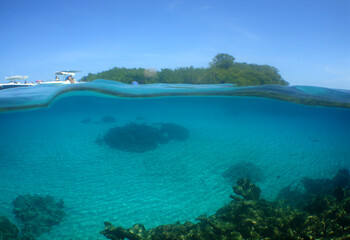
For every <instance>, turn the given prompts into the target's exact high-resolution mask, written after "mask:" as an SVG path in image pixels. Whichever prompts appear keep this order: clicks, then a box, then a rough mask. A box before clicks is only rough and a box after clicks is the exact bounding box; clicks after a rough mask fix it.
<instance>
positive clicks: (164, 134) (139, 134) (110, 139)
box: [96, 123, 189, 153]
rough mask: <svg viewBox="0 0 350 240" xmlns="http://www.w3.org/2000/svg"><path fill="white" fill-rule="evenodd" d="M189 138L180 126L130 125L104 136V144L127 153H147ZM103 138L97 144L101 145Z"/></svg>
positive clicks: (184, 129)
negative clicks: (168, 143)
mask: <svg viewBox="0 0 350 240" xmlns="http://www.w3.org/2000/svg"><path fill="white" fill-rule="evenodd" d="M188 137H189V131H188V130H187V129H186V128H184V127H182V126H179V125H176V124H171V123H160V124H156V125H152V126H151V125H147V124H137V123H129V124H126V125H125V126H124V127H114V128H111V129H109V131H108V132H107V133H106V134H105V135H104V137H103V140H104V142H105V143H106V144H107V145H108V146H110V147H112V148H116V149H119V150H121V151H126V152H137V153H141V152H146V151H150V150H154V149H156V148H157V146H158V144H164V143H167V142H169V141H171V140H175V141H184V140H186V139H187V138H188ZM101 139H102V138H101V137H100V138H98V139H97V140H96V143H101Z"/></svg>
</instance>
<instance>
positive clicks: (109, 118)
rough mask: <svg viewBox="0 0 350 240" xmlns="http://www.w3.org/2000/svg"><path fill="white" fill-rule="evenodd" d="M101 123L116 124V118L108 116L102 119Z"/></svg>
mask: <svg viewBox="0 0 350 240" xmlns="http://www.w3.org/2000/svg"><path fill="white" fill-rule="evenodd" d="M101 122H102V123H115V122H116V119H115V118H114V117H111V116H106V117H103V118H102V119H101Z"/></svg>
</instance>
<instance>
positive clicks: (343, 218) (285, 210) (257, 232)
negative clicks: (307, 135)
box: [101, 177, 350, 240]
mask: <svg viewBox="0 0 350 240" xmlns="http://www.w3.org/2000/svg"><path fill="white" fill-rule="evenodd" d="M336 179H338V177H337V178H336ZM333 180H334V179H333ZM233 189H234V190H235V192H237V193H238V194H240V195H242V196H244V198H241V197H239V196H231V198H233V199H234V200H233V201H231V203H229V204H228V205H226V206H224V207H222V208H221V209H219V210H218V211H217V212H216V214H214V215H212V216H209V217H207V216H206V215H201V216H199V217H198V218H197V219H196V220H198V221H199V222H198V223H192V222H186V223H184V224H180V223H179V222H177V223H175V224H169V225H161V226H158V227H155V228H152V229H149V230H146V229H145V227H144V226H143V225H141V224H136V225H134V226H133V227H132V228H130V229H125V228H122V227H114V226H113V225H112V224H111V223H109V222H105V229H104V230H103V231H101V234H103V235H104V236H106V237H107V238H108V239H112V240H123V239H129V240H178V239H183V240H222V239H306V240H311V239H350V190H349V189H348V188H347V186H345V187H340V188H339V187H338V188H337V189H341V190H342V192H343V198H341V199H339V198H336V197H335V196H334V195H319V196H315V197H314V198H312V199H309V201H308V203H307V205H306V207H305V208H303V209H296V208H291V207H286V206H285V205H284V202H283V201H266V200H264V199H260V198H259V195H260V189H258V187H257V186H256V185H254V184H252V183H251V182H250V181H249V180H247V179H240V180H238V182H237V186H234V187H233ZM253 192H254V193H255V194H253V195H251V194H250V193H253ZM258 193H259V194H258Z"/></svg>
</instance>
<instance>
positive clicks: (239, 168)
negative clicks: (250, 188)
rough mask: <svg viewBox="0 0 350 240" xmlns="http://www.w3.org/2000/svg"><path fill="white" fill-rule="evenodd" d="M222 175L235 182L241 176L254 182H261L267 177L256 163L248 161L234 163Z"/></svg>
mask: <svg viewBox="0 0 350 240" xmlns="http://www.w3.org/2000/svg"><path fill="white" fill-rule="evenodd" d="M222 176H223V177H224V178H226V179H227V180H229V181H230V182H231V183H232V184H234V183H235V182H236V181H237V180H238V179H240V178H248V179H249V180H251V181H252V182H253V183H256V182H261V181H263V180H264V179H265V174H264V172H263V171H262V170H261V168H259V167H258V166H257V165H256V164H254V163H251V162H246V161H241V162H239V163H236V164H233V165H232V166H230V167H229V168H228V169H227V170H226V171H224V172H223V173H222Z"/></svg>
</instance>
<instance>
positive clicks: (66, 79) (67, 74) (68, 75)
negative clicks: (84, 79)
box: [37, 70, 80, 85]
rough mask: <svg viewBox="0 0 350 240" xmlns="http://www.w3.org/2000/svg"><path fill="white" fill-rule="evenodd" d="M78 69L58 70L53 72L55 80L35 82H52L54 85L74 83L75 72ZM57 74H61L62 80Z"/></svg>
mask: <svg viewBox="0 0 350 240" xmlns="http://www.w3.org/2000/svg"><path fill="white" fill-rule="evenodd" d="M77 72H80V71H73V70H66V71H58V72H55V75H56V80H54V81H39V80H38V81H37V84H54V85H60V84H71V83H76V82H75V78H74V76H75V74H76V73H77ZM59 76H63V80H61V79H60V78H59Z"/></svg>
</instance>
